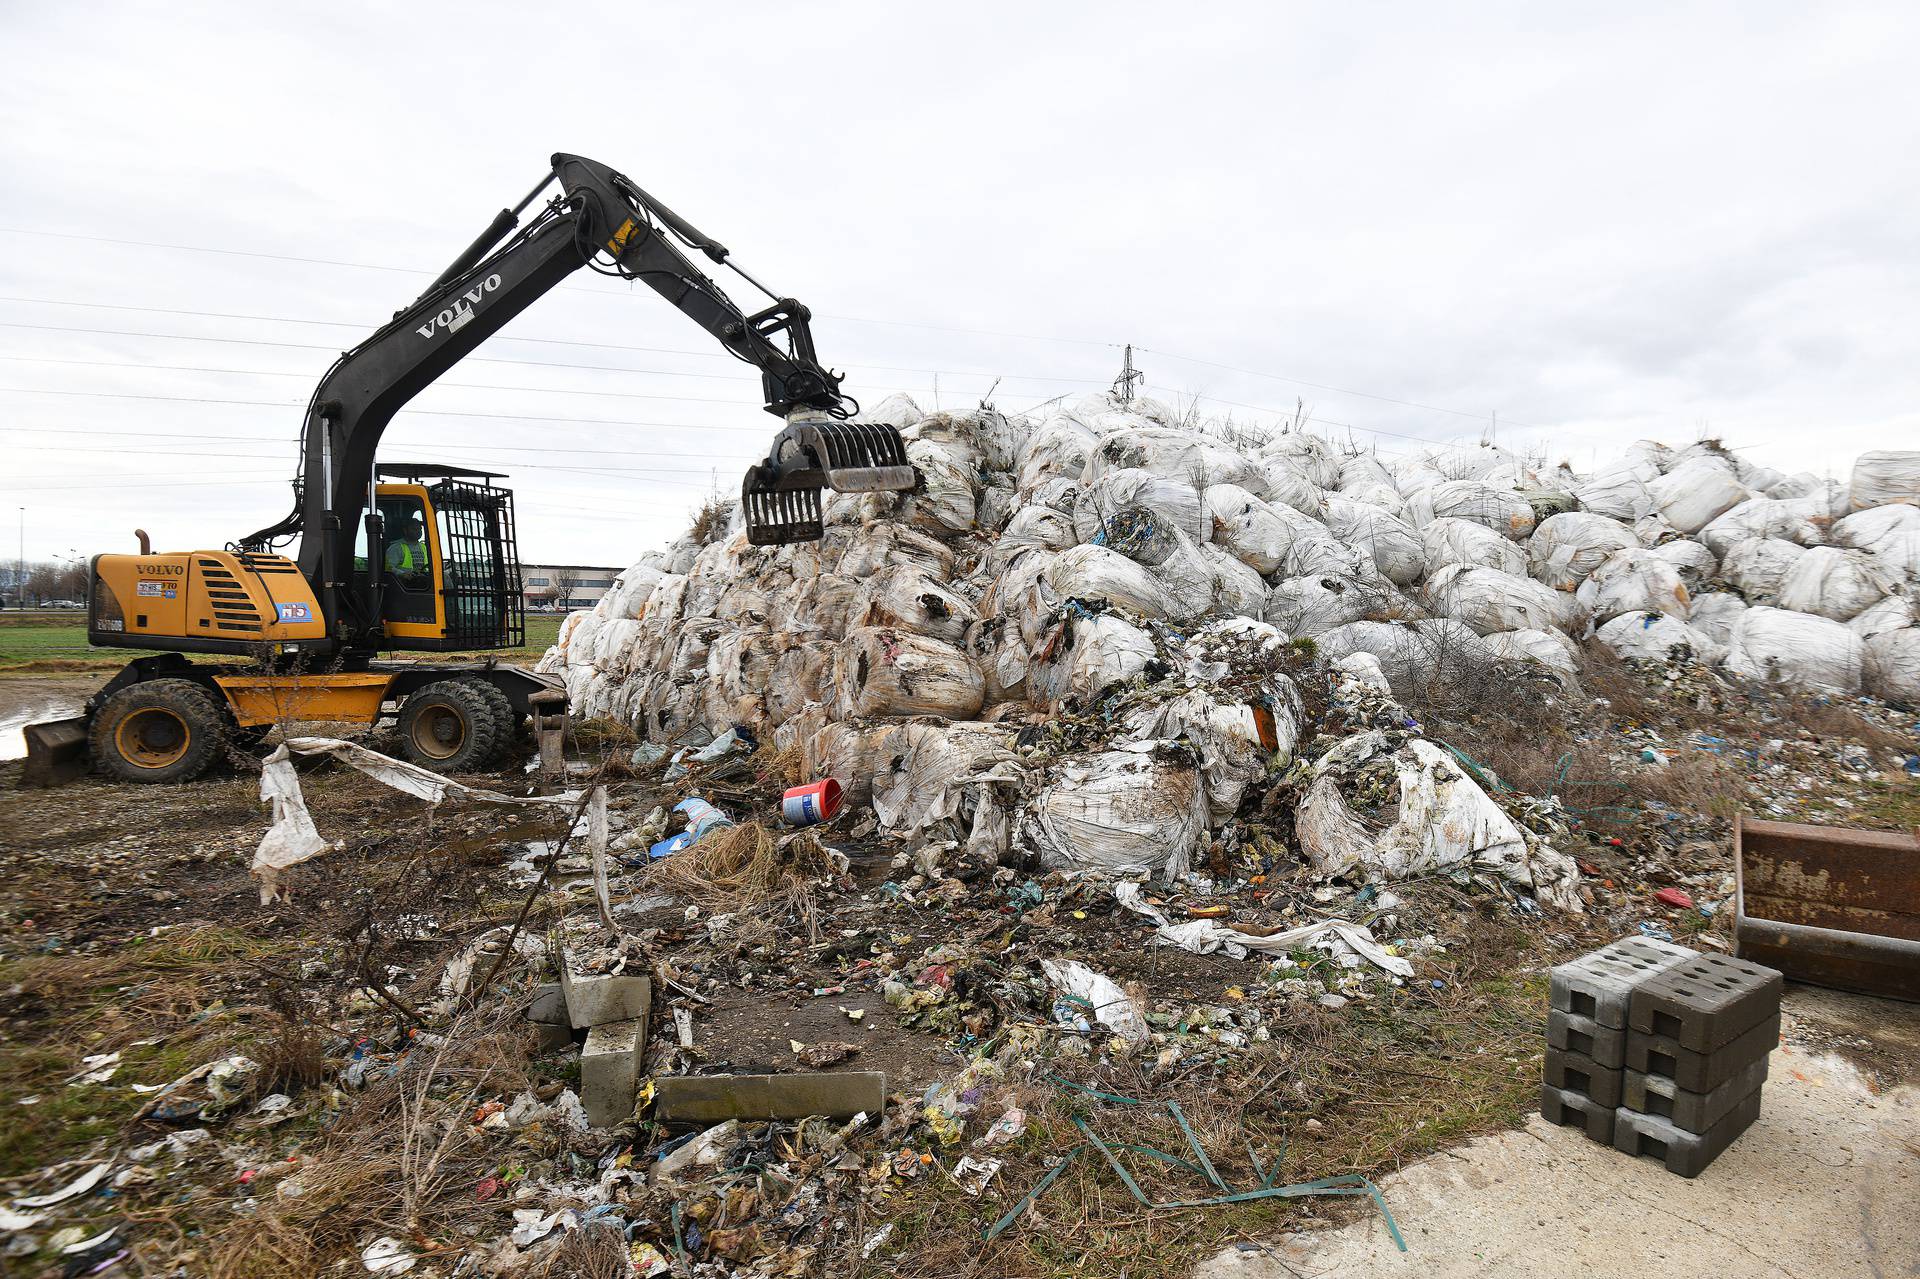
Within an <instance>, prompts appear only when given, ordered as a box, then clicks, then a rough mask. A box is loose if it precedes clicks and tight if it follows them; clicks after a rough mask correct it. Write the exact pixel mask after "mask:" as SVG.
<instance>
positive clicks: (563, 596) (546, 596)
mask: <svg viewBox="0 0 1920 1279" xmlns="http://www.w3.org/2000/svg"><path fill="white" fill-rule="evenodd" d="M620 573H621V570H620V569H617V568H605V567H602V566H599V565H589V564H522V565H521V566H520V591H521V594H522V595H524V596H525V597H526V601H527V604H528V606H529V607H541V608H563V609H576V608H592V607H593V605H594V604H595V602H597V601H598V600H599V598H600V597H601V596H602V595H605V594H606V593H607V588H609V587H611V586H612V585H613V579H614V578H616V577H618V576H620Z"/></svg>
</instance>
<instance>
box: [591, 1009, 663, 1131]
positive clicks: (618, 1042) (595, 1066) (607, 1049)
mask: <svg viewBox="0 0 1920 1279" xmlns="http://www.w3.org/2000/svg"><path fill="white" fill-rule="evenodd" d="M646 1035H647V1023H646V1022H645V1021H642V1020H638V1019H636V1020H633V1021H610V1022H603V1023H601V1024H600V1025H598V1026H595V1027H594V1028H593V1029H592V1030H589V1031H588V1032H587V1042H586V1043H585V1044H584V1045H582V1046H581V1049H580V1108H581V1109H582V1110H584V1111H586V1114H587V1122H588V1123H590V1124H592V1125H593V1126H594V1127H595V1128H612V1127H614V1126H615V1125H617V1124H622V1123H625V1122H626V1121H627V1120H629V1119H631V1118H633V1094H634V1087H635V1084H636V1082H637V1080H638V1079H639V1075H640V1045H641V1043H642V1041H643V1040H645V1039H646Z"/></svg>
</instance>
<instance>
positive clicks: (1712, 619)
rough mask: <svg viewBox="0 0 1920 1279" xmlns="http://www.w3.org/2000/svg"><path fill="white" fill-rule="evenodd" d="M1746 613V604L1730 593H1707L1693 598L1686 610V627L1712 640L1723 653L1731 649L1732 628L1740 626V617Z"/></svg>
mask: <svg viewBox="0 0 1920 1279" xmlns="http://www.w3.org/2000/svg"><path fill="white" fill-rule="evenodd" d="M1746 611H1747V602H1746V601H1745V600H1743V599H1741V598H1740V597H1739V596H1738V595H1735V594H1734V593H1733V592H1732V591H1709V592H1707V593H1706V594H1705V595H1695V596H1694V597H1693V601H1692V604H1691V606H1690V607H1689V608H1688V610H1687V625H1689V626H1691V627H1693V629H1694V630H1696V631H1699V632H1700V633H1701V634H1702V635H1705V636H1706V637H1707V638H1708V639H1710V640H1712V641H1713V643H1714V647H1716V648H1718V649H1719V650H1720V651H1721V652H1723V653H1724V652H1727V651H1728V650H1730V649H1731V648H1732V647H1733V632H1734V628H1736V627H1737V626H1739V625H1740V615H1741V614H1743V613H1745V612H1746Z"/></svg>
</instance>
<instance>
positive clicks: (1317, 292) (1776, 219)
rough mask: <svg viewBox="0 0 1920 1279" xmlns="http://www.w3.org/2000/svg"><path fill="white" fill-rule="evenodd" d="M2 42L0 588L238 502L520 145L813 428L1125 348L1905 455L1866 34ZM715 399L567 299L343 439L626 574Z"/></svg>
mask: <svg viewBox="0 0 1920 1279" xmlns="http://www.w3.org/2000/svg"><path fill="white" fill-rule="evenodd" d="M0 47H4V48H5V49H6V50H7V52H8V55H9V56H8V59H7V74H6V75H5V76H4V77H0V227H4V228H5V229H4V230H3V231H0V299H4V300H0V335H3V337H0V357H4V358H0V443H4V446H5V448H6V454H5V459H6V460H5V462H4V464H0V529H4V535H0V547H3V548H4V550H5V553H6V554H7V555H8V556H9V557H11V555H12V554H13V553H14V550H15V547H14V541H15V530H14V528H13V525H14V524H15V522H16V519H17V518H18V515H19V512H18V511H17V509H15V508H18V507H21V506H24V507H25V508H26V512H25V532H26V537H25V543H26V545H25V551H26V555H27V557H28V558H30V559H32V558H40V557H46V556H51V555H68V554H81V555H84V554H90V553H92V552H95V551H99V550H110V549H132V547H133V539H132V532H131V530H132V529H133V528H134V527H135V526H136V525H139V526H143V527H145V528H147V529H148V530H149V531H151V532H152V534H153V536H154V540H155V543H156V546H157V547H159V548H160V549H189V548H191V547H197V546H205V545H219V544H221V543H223V542H225V541H227V540H228V539H231V538H234V537H238V536H240V535H242V534H244V533H247V532H250V531H252V530H253V529H255V528H257V527H259V526H261V525H263V524H265V523H268V522H270V521H271V520H273V519H275V518H277V517H278V516H280V515H281V514H283V513H284V511H285V509H286V508H287V506H288V505H289V501H290V499H289V496H288V491H287V488H286V481H287V479H288V478H289V476H290V475H291V474H292V469H293V463H294V457H293V451H294V436H295V432H296V431H297V429H298V425H299V417H300V406H301V404H302V403H303V402H304V400H305V398H306V397H307V395H308V394H309V393H310V392H311V390H312V386H313V383H314V382H315V381H316V380H317V378H318V377H319V375H320V374H321V373H322V372H323V371H324V370H325V368H326V366H327V365H328V363H329V362H330V361H331V360H332V358H333V356H334V354H335V353H336V352H337V351H339V350H340V349H342V348H344V347H346V346H349V345H351V344H352V343H353V342H354V341H356V340H357V339H358V338H359V337H360V336H361V335H363V334H364V333H365V332H366V331H368V330H370V329H371V328H372V327H374V326H375V325H376V324H378V323H379V322H381V321H382V320H384V319H385V318H386V317H387V316H388V315H389V314H390V313H391V312H392V311H394V310H395V309H397V308H398V307H401V306H403V305H404V304H406V303H407V302H408V301H410V300H411V299H412V298H413V297H414V296H415V295H416V294H417V292H418V291H419V289H420V288H421V287H422V286H423V285H424V284H425V283H426V281H427V280H429V279H431V278H432V276H433V275H434V274H437V273H438V271H439V270H440V268H441V267H443V266H444V265H445V264H446V262H447V261H449V260H450V259H451V258H452V256H453V255H454V254H455V253H456V252H457V251H458V250H459V249H460V248H462V247H463V246H464V245H465V244H466V243H467V241H468V240H469V239H471V238H472V237H473V236H474V235H475V234H476V233H477V232H478V231H479V230H480V229H481V228H482V227H484V226H485V224H486V223H487V221H488V220H489V219H490V218H491V217H492V215H493V213H494V212H495V211H496V210H497V209H498V208H500V207H501V206H502V205H503V204H506V203H510V202H512V201H513V200H516V199H518V198H519V197H520V196H521V195H522V194H524V192H525V191H526V190H527V188H528V187H530V186H531V185H532V184H533V182H534V181H535V180H536V179H537V178H538V177H539V176H540V175H541V173H542V172H543V170H544V169H545V167H546V164H547V157H548V156H549V154H550V153H552V152H554V151H556V150H567V151H575V152H579V153H582V154H585V155H590V156H593V157H595V158H597V159H601V160H604V161H605V162H607V163H609V164H611V165H613V166H614V167H616V168H618V169H621V170H623V171H624V172H626V173H628V174H629V175H631V176H632V177H633V178H634V179H635V180H636V181H637V182H639V183H640V185H642V186H644V187H646V188H647V189H649V190H650V191H652V192H653V193H654V194H655V195H657V196H659V197H660V198H661V199H663V200H665V201H666V202H667V203H668V204H670V205H672V206H673V207H674V208H675V209H676V210H677V211H679V212H680V213H681V214H682V215H684V216H685V217H687V218H688V219H690V220H691V221H692V222H694V224H695V225H698V226H700V227H702V228H703V229H705V230H706V231H708V232H709V233H710V234H712V235H714V236H715V237H717V238H718V239H720V240H722V241H724V242H725V243H727V244H728V245H729V246H730V247H731V248H732V249H733V250H734V253H735V256H736V258H737V260H738V261H739V262H740V263H741V264H742V265H744V266H745V267H746V268H747V269H748V270H750V271H752V272H754V273H755V274H756V275H757V276H759V277H760V278H761V279H763V280H766V281H768V282H769V283H770V284H772V285H773V286H774V287H775V288H777V289H779V290H781V291H783V292H785V293H789V294H791V295H793V296H795V297H798V298H800V299H802V300H803V301H805V302H806V303H808V304H809V305H810V306H811V307H812V308H813V309H814V310H815V312H816V313H817V317H818V318H817V320H816V324H815V334H816V338H817V341H818V344H819V348H820V353H821V356H822V357H823V359H824V360H825V361H826V362H827V363H829V364H831V365H834V366H836V367H839V368H843V369H846V370H848V371H849V373H850V376H849V380H848V383H847V389H848V390H849V391H851V392H852V393H853V394H854V395H856V396H858V397H859V398H861V399H863V400H869V401H876V400H878V399H880V398H882V397H883V396H884V395H886V394H887V393H889V392H890V391H893V390H899V389H906V390H910V391H911V392H912V393H913V394H914V395H915V397H916V398H917V399H918V400H919V401H920V402H921V403H922V405H924V406H926V407H933V405H934V404H935V402H936V386H937V402H938V404H939V405H941V406H943V407H947V408H955V407H963V406H967V405H970V404H972V403H975V402H977V400H978V398H979V397H980V395H981V394H982V393H984V392H985V391H986V390H987V388H988V386H989V385H990V384H991V383H992V382H993V381H994V379H995V378H996V377H997V378H1000V379H1002V380H1001V381H1000V382H999V386H998V389H997V390H996V391H995V392H994V400H995V402H996V403H997V404H998V405H999V406H1000V407H1002V408H1004V409H1018V408H1024V407H1026V406H1029V405H1032V404H1036V403H1038V402H1040V401H1043V400H1046V399H1047V398H1049V397H1052V396H1056V395H1062V394H1069V393H1079V392H1083V391H1085V390H1090V389H1093V388H1095V387H1098V386H1101V385H1104V384H1106V383H1107V382H1108V381H1110V380H1111V379H1112V377H1113V375H1114V373H1115V372H1116V371H1117V368H1118V365H1119V360H1120V351H1119V347H1118V344H1121V343H1126V342H1132V343H1135V344H1136V345H1137V346H1139V347H1142V348H1145V349H1144V350H1143V351H1142V352H1141V353H1140V354H1139V355H1138V360H1139V363H1140V364H1141V365H1142V366H1143V367H1144V368H1145V370H1146V372H1147V375H1148V382H1149V385H1150V386H1151V387H1152V388H1154V393H1155V394H1157V395H1159V396H1161V397H1163V398H1167V399H1182V398H1185V397H1190V396H1203V397H1209V398H1206V399H1203V400H1202V401H1201V402H1200V403H1201V407H1202V408H1203V409H1206V410H1207V411H1210V412H1217V413H1223V414H1224V413H1228V412H1231V413H1233V414H1234V415H1235V416H1236V417H1238V418H1241V419H1243V420H1254V421H1271V420H1272V418H1273V410H1275V409H1279V408H1291V407H1292V405H1293V403H1294V398H1295V397H1296V396H1301V397H1304V398H1305V400H1306V402H1307V404H1308V405H1309V406H1310V408H1311V409H1312V411H1313V415H1314V417H1315V419H1316V420H1318V421H1320V422H1321V423H1323V424H1324V425H1325V428H1326V429H1327V430H1328V431H1330V432H1334V433H1337V434H1339V435H1340V436H1341V437H1342V438H1345V437H1346V436H1348V435H1349V434H1350V435H1351V437H1352V438H1353V439H1354V440H1355V441H1358V442H1363V443H1366V444H1368V445H1372V446H1377V447H1378V448H1379V449H1380V450H1381V451H1382V452H1404V451H1410V450H1414V449H1418V448H1420V447H1422V444H1421V441H1424V440H1443V439H1448V438H1455V437H1458V436H1460V435H1462V434H1465V435H1467V436H1477V435H1478V434H1480V433H1481V432H1482V431H1483V430H1485V429H1487V427H1488V426H1489V425H1490V424H1491V423H1492V422H1493V421H1494V415H1495V414H1497V415H1498V416H1497V422H1498V434H1499V438H1500V439H1501V440H1502V441H1503V442H1510V443H1517V444H1539V445H1541V446H1542V447H1544V449H1545V450H1546V451H1547V453H1548V454H1549V456H1551V457H1552V458H1554V459H1555V460H1558V459H1559V458H1562V457H1565V458H1570V459H1572V460H1573V461H1574V462H1575V464H1576V465H1585V464H1588V463H1590V462H1591V461H1592V460H1593V459H1594V458H1596V457H1604V456H1606V455H1608V454H1609V452H1610V451H1612V450H1614V449H1617V448H1618V447H1619V446H1622V445H1624V444H1626V443H1629V442H1631V441H1632V440H1634V439H1636V438H1640V437H1642V436H1646V435H1652V436H1655V437H1657V438H1662V439H1666V440H1669V441H1679V442H1684V441H1688V440H1691V439H1694V438H1696V437H1698V436H1700V435H1701V434H1713V435H1717V436H1719V437H1721V438H1723V439H1725V440H1726V441H1727V442H1728V443H1730V444H1733V445H1736V446H1745V447H1751V448H1752V449H1754V450H1755V451H1754V453H1753V456H1754V457H1755V459H1756V460H1758V461H1763V462H1765V463H1767V464H1769V465H1773V466H1777V467H1781V468H1783V469H1787V470H1796V469H1812V470H1816V471H1821V472H1829V471H1830V472H1833V473H1840V474H1843V473H1844V472H1845V471H1846V469H1847V467H1848V466H1849V465H1850V461H1851V458H1852V456H1853V454H1855V453H1856V452H1858V451H1859V450H1861V449H1864V448H1871V447H1889V446H1902V445H1904V446H1906V447H1920V394H1917V393H1920V362H1916V358H1915V357H1916V350H1917V349H1920V308H1917V307H1916V305H1915V300H1916V285H1920V265H1917V263H1920V254H1916V249H1920V165H1917V164H1916V162H1915V157H1916V156H1920V136H1916V135H1920V74H1917V73H1916V67H1920V8H1916V7H1915V6H1913V5H1911V4H1904V5H1894V4H1889V5H1850V4H1839V3H1823V4H1818V5H1814V4H1795V5H1783V4H1758V3H1740V4H1724V5H1685V4H1672V3H1663V4H1659V5H1651V4H1649V5H1628V4H1610V5H1590V6H1588V5H1582V6H1573V5H1546V4H1537V3H1536V4H1530V5H1521V4H1506V5H1502V4H1479V5H1472V6H1438V5H1432V4H1387V3H1369V4H1364V5H1315V6H1308V5H1292V4H1276V3H1272V2H1271V0H1268V2H1266V3H1257V4H1212V5H1194V4H1179V5H1175V4H1156V5H1130V4H1116V3H1104V4H1100V5H1065V4H1058V5H1039V4H1033V3H1031V2H1029V3H1022V4H991V3H973V4H968V5H964V6H960V5H945V6H921V5H899V4H887V5H882V4H827V3H813V4H792V3H780V4H773V3H753V2H751V0H735V2H734V3H729V4H725V5H704V6H691V5H632V4H623V5H597V4H566V5H526V4H517V5H510V4H498V5H493V4H475V3H465V4H460V5H451V4H428V3H421V4H409V5H381V6H374V5H360V4H353V3H345V2H343V0H330V2H329V3H327V4H324V5H316V4H300V3H279V4H273V5H261V4H245V5H241V4H234V5H221V4H207V3H203V4H195V5H186V6H182V5H160V4H140V5H135V4H111V3H107V4H100V3H93V4H78V5H52V4H44V3H29V2H27V0H0ZM159 246H166V247H159ZM289 259H309V261H293V260H289ZM736 282H737V281H736V280H735V278H734V277H731V276H727V277H723V279H722V283H723V284H725V285H727V287H728V288H729V289H730V291H731V292H733V294H734V296H735V298H736V300H739V301H741V302H743V303H747V302H750V301H751V298H750V297H749V296H748V295H749V293H750V290H748V289H747V288H746V287H745V286H744V285H743V284H742V285H740V286H739V287H734V284H735V283H736ZM533 339H540V341H534V340H533ZM569 343H574V344H578V345H568V344H569ZM1306 384H1316V385H1306ZM1333 388H1340V389H1338V390H1335V389H1333ZM1370 397H1377V398H1370ZM759 404H760V402H759V399H758V387H757V384H756V382H755V381H754V380H753V379H752V378H751V377H750V376H748V375H747V374H746V371H745V370H743V369H742V368H741V366H740V365H739V364H737V363H735V362H733V361H732V360H730V359H727V358H725V357H723V356H722V355H720V354H719V352H718V348H717V347H715V346H713V345H712V344H711V343H710V341H709V340H708V339H707V338H706V337H705V335H704V334H703V333H702V332H701V331H700V330H698V329H697V328H695V327H694V326H693V325H692V324H691V323H689V322H688V321H687V320H686V319H685V318H684V317H682V316H681V315H680V314H679V313H678V312H676V311H674V310H673V309H672V308H670V307H669V306H667V305H666V304H664V303H663V302H661V301H660V300H659V299H658V298H657V297H656V296H655V295H654V294H653V293H652V292H651V291H649V290H647V289H645V288H644V287H642V286H629V285H626V284H624V283H621V282H618V281H613V280H607V279H602V278H600V277H597V276H593V275H590V274H587V273H585V272H581V273H580V274H579V275H578V276H576V277H575V279H573V280H572V281H570V282H569V284H568V285H567V286H565V287H564V288H563V289H561V290H557V291H555V292H554V293H552V294H551V295H549V296H548V297H547V298H545V299H544V300H543V301H541V302H540V303H538V304H536V305H535V306H534V307H533V308H532V309H530V310H529V311H528V312H527V313H526V314H524V315H522V316H521V317H519V318H518V319H516V320H515V321H514V322H513V323H512V324H510V325H509V326H507V328H506V329H505V330H504V331H503V333H502V334H501V335H500V336H498V337H496V338H494V339H493V340H491V341H489V342H488V343H487V344H486V345H485V346H483V347H482V348H481V350H480V351H479V352H477V353H476V356H475V357H473V358H470V359H469V361H468V362H467V363H465V364H463V365H462V366H461V367H459V368H457V369H456V370H454V371H453V372H452V373H450V374H449V375H448V376H447V378H446V379H445V381H444V382H443V383H442V384H441V385H439V386H436V387H434V388H432V389H430V390H428V391H427V392H425V393H424V394H423V395H421V396H420V397H419V398H418V399H417V400H416V401H415V402H414V404H413V407H412V410H410V411H408V412H404V413H402V414H401V415H400V416H399V417H398V418H397V419H396V420H395V422H394V425H393V428H392V429H391V430H390V431H389V432H388V434H387V437H386V441H385V444H384V445H383V457H384V458H386V459H387V460H396V461H397V460H408V459H411V460H440V461H447V462H455V463H466V464H488V465H495V466H498V467H499V468H500V469H502V470H504V471H507V472H509V473H510V474H511V476H512V479H511V481H510V483H511V484H512V485H513V487H514V488H515V490H516V492H517V493H518V494H519V501H520V503H521V527H522V532H521V541H522V550H523V553H524V555H525V556H526V558H527V559H529V560H530V561H549V562H551V561H554V560H566V561H572V562H584V563H606V564H625V563H627V562H629V561H630V560H632V559H634V558H636V557H637V555H638V553H639V552H640V551H642V550H644V549H646V548H647V547H649V546H651V545H654V544H656V543H658V542H660V541H662V540H664V539H666V538H668V537H670V536H672V535H673V534H674V533H677V532H678V531H679V530H680V529H681V528H682V527H683V526H684V523H685V519H686V515H687V513H688V511H689V509H690V508H691V507H692V506H694V505H695V504H697V503H698V501H699V500H700V498H701V495H702V494H703V492H705V491H707V490H708V489H709V488H710V487H712V486H713V485H714V484H715V483H717V484H718V485H719V487H720V488H722V489H724V490H727V491H736V490H737V488H738V484H739V479H740V473H741V471H742V470H743V469H744V467H745V466H746V465H747V464H748V463H749V462H750V461H752V460H753V458H754V455H755V452H756V450H757V449H758V450H764V447H765V444H766V442H767V440H768V438H769V437H770V435H771V433H772V432H773V431H774V430H775V429H777V426H778V423H777V422H776V421H775V420H774V419H773V418H771V417H768V416H767V415H766V414H764V413H763V412H762V411H761V410H760V407H759ZM464 415H484V416H464ZM582 419H589V420H582Z"/></svg>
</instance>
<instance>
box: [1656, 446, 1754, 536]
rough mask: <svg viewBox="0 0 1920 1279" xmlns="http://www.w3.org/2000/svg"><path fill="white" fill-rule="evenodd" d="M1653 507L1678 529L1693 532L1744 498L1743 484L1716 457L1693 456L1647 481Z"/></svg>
mask: <svg viewBox="0 0 1920 1279" xmlns="http://www.w3.org/2000/svg"><path fill="white" fill-rule="evenodd" d="M1647 492H1648V493H1649V494H1650V495H1651V496H1652V498H1653V505H1654V509H1655V510H1656V511H1658V512H1659V513H1660V515H1661V516H1662V517H1664V518H1665V519H1666V521H1667V522H1668V523H1669V524H1671V525H1673V526H1674V527H1675V528H1677V529H1679V530H1680V531H1681V532H1682V533H1686V534H1689V535H1691V534H1694V533H1698V532H1699V531H1700V530H1701V529H1703V528H1705V527H1706V526H1707V525H1709V524H1711V523H1712V522H1713V521H1714V520H1716V519H1718V518H1719V517H1720V516H1721V515H1723V514H1725V513H1726V512H1727V511H1729V510H1731V509H1733V508H1734V507H1735V506H1738V505H1739V504H1740V503H1741V502H1744V501H1745V500H1746V499H1747V496H1748V494H1747V489H1746V486H1745V485H1744V484H1742V483H1740V481H1739V480H1738V479H1737V478H1736V477H1735V476H1734V474H1733V468H1732V467H1731V466H1729V465H1727V463H1726V462H1725V461H1724V460H1722V459H1721V458H1718V457H1711V456H1707V457H1695V458H1693V459H1691V460H1690V461H1687V462H1684V463H1682V464H1681V465H1679V466H1676V467H1675V468H1674V469H1673V470H1671V471H1668V472H1667V473H1666V474H1665V475H1662V476H1661V477H1660V478H1659V479H1657V480H1655V481H1653V482H1652V483H1651V484H1649V485H1647Z"/></svg>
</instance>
